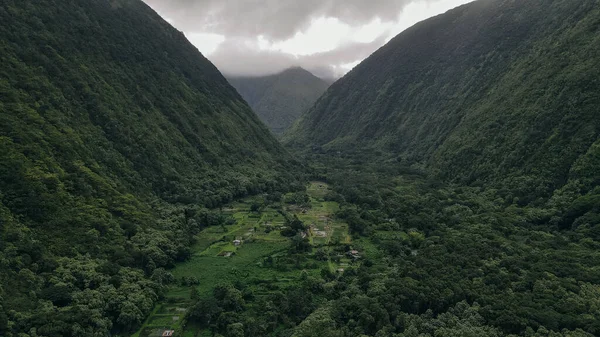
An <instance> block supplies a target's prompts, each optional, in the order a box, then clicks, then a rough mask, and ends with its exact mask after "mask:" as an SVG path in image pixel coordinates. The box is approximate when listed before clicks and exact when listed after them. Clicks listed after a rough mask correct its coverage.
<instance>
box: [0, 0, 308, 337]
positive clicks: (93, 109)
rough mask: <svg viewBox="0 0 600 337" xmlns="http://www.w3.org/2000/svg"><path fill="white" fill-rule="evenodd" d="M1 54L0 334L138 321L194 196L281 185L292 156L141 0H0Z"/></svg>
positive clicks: (196, 219)
mask: <svg viewBox="0 0 600 337" xmlns="http://www.w3.org/2000/svg"><path fill="white" fill-rule="evenodd" d="M0 63H1V64H2V67H1V68H0V97H1V99H0V270H1V272H0V336H16V335H17V333H18V332H21V333H23V334H19V336H26V334H27V333H29V334H31V336H106V335H107V334H108V333H109V332H110V331H112V332H113V333H114V332H118V331H127V330H130V329H132V328H135V327H137V326H138V325H139V324H140V323H141V322H142V321H143V319H144V317H145V315H146V314H147V313H148V312H149V311H150V310H151V309H152V306H153V303H154V301H156V300H157V298H158V297H159V296H160V294H161V293H162V283H163V281H164V280H163V276H164V275H166V274H165V271H164V269H163V268H166V267H170V266H173V264H174V262H175V261H179V260H183V259H185V258H186V257H187V256H188V255H189V246H190V243H191V236H192V235H193V234H194V233H195V232H197V231H199V230H200V229H201V227H203V226H206V225H207V224H210V223H211V221H212V222H214V221H217V220H218V219H217V218H214V217H213V216H212V215H211V214H212V213H211V212H210V211H208V210H206V209H205V208H204V207H214V206H218V205H221V204H223V203H226V202H229V201H231V200H233V199H234V198H239V197H242V196H246V195H249V194H255V193H258V192H267V191H273V190H277V189H287V188H288V187H289V185H290V184H293V181H294V179H293V178H291V177H290V176H287V175H291V174H293V166H296V165H297V163H294V162H293V161H292V160H291V158H290V156H289V155H288V154H287V153H286V151H285V150H283V149H282V147H281V146H280V145H279V144H278V142H277V141H276V140H275V139H274V138H273V137H272V136H271V134H270V133H269V131H268V130H267V128H266V127H265V126H264V125H263V124H262V123H261V122H260V121H259V120H258V118H257V117H256V116H255V114H254V113H253V112H252V111H251V109H250V108H249V107H248V106H247V105H246V103H245V102H244V101H243V99H242V98H241V97H240V96H239V95H238V94H237V92H236V91H235V89H234V88H233V87H231V86H230V85H229V84H228V82H227V81H226V79H225V78H224V77H223V76H222V75H221V74H220V73H219V71H218V70H217V69H216V68H215V67H214V66H213V65H212V64H211V63H210V62H209V61H207V60H206V59H205V58H204V57H203V56H202V55H201V54H200V53H199V52H198V51H197V49H196V48H194V47H193V46H192V45H191V44H190V43H189V42H188V41H187V40H186V39H185V38H184V36H183V34H182V33H181V32H179V31H177V30H175V29H174V28H172V27H171V26H170V25H169V24H167V23H166V22H165V21H164V20H162V19H161V18H160V17H159V16H158V15H157V14H156V13H155V12H154V11H152V10H151V9H150V8H149V7H147V6H146V5H145V4H143V2H142V1H139V0H110V1H105V0H102V1H87V0H69V1H58V0H55V1H51V0H48V1H41V2H40V1H22V0H18V1H17V0H8V1H3V2H2V4H0ZM284 172H285V173H284ZM213 218H214V219H217V220H214V221H213V220H210V219H213Z"/></svg>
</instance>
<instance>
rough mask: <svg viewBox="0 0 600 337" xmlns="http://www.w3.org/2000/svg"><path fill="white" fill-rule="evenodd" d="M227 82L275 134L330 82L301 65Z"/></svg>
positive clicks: (322, 91) (231, 78) (303, 110)
mask: <svg viewBox="0 0 600 337" xmlns="http://www.w3.org/2000/svg"><path fill="white" fill-rule="evenodd" d="M228 79H229V82H230V83H231V84H232V85H233V86H234V87H235V88H236V89H237V90H238V92H239V93H240V94H241V95H242V97H244V99H245V100H246V101H247V102H248V104H249V105H250V106H251V107H252V109H253V110H254V111H255V112H256V113H257V114H258V117H259V118H260V119H261V120H262V121H263V122H264V123H265V124H266V125H267V126H268V127H269V129H271V131H273V133H275V134H282V133H283V132H284V131H285V130H287V129H288V128H289V127H290V126H291V125H292V124H293V123H294V122H295V121H296V120H297V119H298V117H300V115H301V114H302V113H303V112H305V111H306V110H307V109H308V108H310V107H311V106H312V105H313V104H314V103H315V101H316V100H317V99H318V98H319V97H320V96H321V95H322V94H323V93H324V92H325V90H327V88H328V87H329V84H328V83H327V82H326V81H324V80H322V79H320V78H318V77H316V76H315V75H313V74H311V73H310V72H308V71H306V70H304V69H302V68H299V67H297V68H290V69H287V70H284V71H283V72H281V73H278V74H275V75H270V76H263V77H233V76H230V77H229V78H228Z"/></svg>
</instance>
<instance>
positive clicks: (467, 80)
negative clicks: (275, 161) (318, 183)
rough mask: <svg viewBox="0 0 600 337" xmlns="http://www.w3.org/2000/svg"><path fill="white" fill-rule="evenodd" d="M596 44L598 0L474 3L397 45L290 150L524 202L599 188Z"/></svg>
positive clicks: (344, 84) (354, 74)
mask: <svg viewBox="0 0 600 337" xmlns="http://www.w3.org/2000/svg"><path fill="white" fill-rule="evenodd" d="M598 45H600V7H599V6H598V2H597V1H595V0H577V1H570V0H552V1H541V0H533V1H526V2H523V1H518V2H515V1H511V0H480V1H476V2H474V3H471V4H468V5H464V6H461V7H459V8H456V9H453V10H451V11H449V12H447V13H446V14H443V15H440V16H437V17H434V18H431V19H429V20H426V21H424V22H421V23H419V24H417V25H415V26H414V27H412V28H410V29H408V30H406V31H405V32H403V33H401V34H400V35H398V36H397V37H395V38H394V39H393V40H391V41H390V42H389V43H388V44H387V45H385V46H384V47H382V48H381V49H380V50H378V51H377V52H375V53H374V54H373V55H372V56H370V57H369V58H368V59H366V60H365V61H364V62H362V63H361V64H360V65H358V66H357V67H356V68H355V69H354V70H352V71H351V72H350V73H349V74H347V75H346V76H345V77H344V78H343V79H341V80H339V81H338V82H336V83H335V84H333V85H332V86H331V88H330V89H329V90H328V91H327V93H326V94H325V95H324V96H323V97H322V98H321V99H320V100H319V101H318V102H317V103H316V104H315V106H313V107H312V108H311V109H310V110H309V112H308V113H306V114H305V115H304V116H303V117H302V118H301V121H300V123H298V124H297V125H296V127H295V128H294V129H293V130H291V131H290V133H289V136H288V137H286V142H287V143H288V144H290V145H292V146H297V147H300V148H312V149H313V150H318V151H321V150H325V151H328V150H332V151H338V150H341V151H342V152H345V153H349V152H353V151H358V152H360V151H366V152H367V153H378V154H381V155H382V156H383V158H384V159H392V160H397V161H401V162H404V163H409V164H418V165H419V166H425V167H427V168H428V169H429V170H430V171H432V172H434V173H437V175H438V176H439V177H442V178H448V179H450V180H452V181H456V182H460V183H469V184H475V185H489V184H490V183H493V184H494V185H495V186H497V187H502V188H505V189H507V190H510V191H511V193H513V195H514V197H518V198H520V199H522V200H523V201H525V202H530V201H532V199H533V198H535V197H538V196H548V195H550V194H551V193H552V191H554V190H555V189H557V188H560V187H562V186H563V185H564V184H565V183H566V182H567V181H569V180H570V179H571V180H578V181H579V183H581V184H582V185H585V186H588V187H589V186H591V183H598V182H599V181H600V180H599V178H600V176H598V173H597V172H598V171H597V170H594V169H593V168H594V167H596V166H597V159H595V158H597V157H598V155H599V153H598V149H599V148H600V147H599V146H600V143H599V142H598V135H599V132H600V118H599V115H598V106H600V95H598V92H599V91H600V54H599V53H600V49H599V48H598ZM594 171H596V173H594ZM583 188H586V187H583Z"/></svg>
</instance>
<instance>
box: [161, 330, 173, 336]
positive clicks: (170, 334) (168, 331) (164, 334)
mask: <svg viewBox="0 0 600 337" xmlns="http://www.w3.org/2000/svg"><path fill="white" fill-rule="evenodd" d="M174 333H175V330H165V331H163V333H162V337H171V336H173V334H174Z"/></svg>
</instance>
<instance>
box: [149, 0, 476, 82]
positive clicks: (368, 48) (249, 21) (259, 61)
mask: <svg viewBox="0 0 600 337" xmlns="http://www.w3.org/2000/svg"><path fill="white" fill-rule="evenodd" d="M144 1H146V3H148V4H149V5H150V6H151V7H153V8H154V9H155V10H157V11H158V12H159V13H160V14H161V15H163V16H164V17H165V18H168V20H169V22H171V23H172V24H173V25H174V26H175V27H177V28H178V29H179V30H182V31H183V32H185V33H186V35H187V36H188V38H190V40H191V41H192V42H193V43H194V44H195V45H196V46H197V47H198V48H199V49H200V51H202V52H203V53H204V54H206V55H205V56H207V57H208V58H209V59H210V60H211V61H212V62H213V63H214V64H215V65H216V66H217V67H218V68H219V69H220V70H221V71H222V72H223V73H225V74H228V75H238V76H258V75H266V74H272V73H276V72H279V71H281V70H284V69H286V68H289V67H292V66H301V67H303V68H305V69H307V70H309V71H311V72H313V73H314V74H315V75H317V76H320V77H323V78H336V77H339V76H341V75H343V74H344V73H345V72H347V71H348V70H350V68H351V65H353V64H356V63H358V61H361V60H363V59H364V58H366V57H367V56H369V55H370V54H371V53H372V52H374V51H375V50H376V49H377V48H379V47H381V46H382V45H383V44H384V43H385V42H386V40H387V39H389V37H390V34H393V33H397V32H398V31H399V27H400V28H407V27H405V25H404V22H401V21H406V22H409V21H411V24H412V23H416V21H414V20H415V17H420V19H425V18H426V17H427V15H433V14H437V13H440V12H441V11H444V10H447V9H450V8H452V7H455V6H458V5H460V4H464V3H467V2H470V1H472V0H369V1H366V0H144ZM419 6H420V7H419ZM415 7H417V8H416V10H415ZM423 7H425V10H423ZM411 8H412V9H413V10H414V11H415V12H418V13H415V14H417V15H413V13H403V11H404V10H407V9H409V10H410V9H411ZM407 11H408V10H407ZM423 16H424V17H423ZM324 18H334V19H335V20H336V22H337V23H338V24H339V25H342V27H343V29H342V30H343V31H344V32H345V33H340V34H346V35H345V36H344V38H341V39H338V40H335V39H336V38H335V36H337V35H336V34H335V33H336V32H333V28H334V27H331V25H328V24H327V23H326V24H325V26H324V27H321V28H318V29H320V31H322V32H323V33H324V34H323V36H322V35H321V34H319V32H317V33H315V32H314V30H315V27H317V26H315V22H318V20H320V19H324ZM412 21H414V22H412ZM374 22H375V23H376V26H377V27H376V28H377V29H375V30H374V31H371V32H370V33H369V34H366V36H367V37H368V38H367V39H365V38H360V36H359V35H360V34H359V32H358V31H357V30H360V28H361V27H366V26H368V25H370V24H373V23H374ZM338 27H339V26H338ZM310 29H312V35H310V36H308V37H307V36H304V39H298V34H302V33H304V32H307V31H310ZM327 34H329V36H328V37H330V38H331V37H333V38H334V40H335V43H331V48H325V49H323V48H322V45H323V44H325V45H327V46H329V45H330V43H329V42H328V41H329V40H327V39H326V38H325V37H324V35H327ZM307 39H308V40H310V41H308V42H307V41H306V40H307ZM315 40H320V42H321V43H320V45H321V49H319V48H316V49H315V46H311V43H310V42H312V41H315ZM261 41H263V42H265V43H266V44H267V47H265V46H264V45H261ZM290 43H291V44H292V48H291V50H285V49H284V48H278V46H281V45H286V44H287V46H288V47H289V45H290ZM299 49H300V50H302V52H297V50H299Z"/></svg>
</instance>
